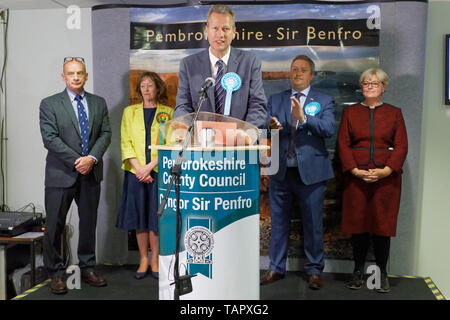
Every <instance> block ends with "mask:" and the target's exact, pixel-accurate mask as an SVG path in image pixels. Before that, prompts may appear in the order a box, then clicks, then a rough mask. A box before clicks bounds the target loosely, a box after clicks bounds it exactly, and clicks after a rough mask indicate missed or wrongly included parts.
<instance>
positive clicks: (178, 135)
mask: <svg viewBox="0 0 450 320" xmlns="http://www.w3.org/2000/svg"><path fill="white" fill-rule="evenodd" d="M188 129H189V126H188V125H187V124H185V123H183V122H179V121H172V122H171V124H170V127H169V130H170V137H169V139H168V141H169V144H181V143H183V141H184V138H185V137H186V133H187V131H188Z"/></svg>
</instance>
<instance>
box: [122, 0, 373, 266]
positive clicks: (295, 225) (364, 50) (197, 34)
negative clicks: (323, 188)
mask: <svg viewBox="0 0 450 320" xmlns="http://www.w3.org/2000/svg"><path fill="white" fill-rule="evenodd" d="M230 7H231V8H232V9H233V10H234V12H235V16H236V38H235V40H233V42H232V46H234V47H239V48H242V49H244V50H248V51H251V52H253V53H255V54H256V55H258V56H259V57H260V59H261V61H262V76H263V83H264V91H265V94H266V96H267V98H268V97H269V96H270V95H271V94H274V93H277V92H280V91H283V90H286V89H288V88H290V81H289V69H290V64H291V61H292V59H293V58H294V57H295V56H297V55H299V54H305V55H308V56H309V57H310V58H312V59H313V60H314V61H315V64H316V74H315V77H314V78H313V81H312V83H311V86H312V88H314V89H315V90H318V91H321V92H324V93H326V94H329V95H331V96H333V97H334V98H335V102H336V113H335V114H336V125H337V126H338V125H339V122H340V120H341V114H342V110H343V108H344V107H345V106H347V105H351V104H353V103H356V102H359V101H361V100H362V95H361V90H360V86H359V76H360V74H361V72H362V71H364V70H366V69H367V68H370V67H378V66H379V35H380V26H381V21H380V4H379V3H358V4H342V5H336V4H280V5H274V4H270V5H267V4H255V5H232V6H230ZM209 9H210V6H186V7H172V8H130V104H132V103H137V102H138V101H139V100H138V99H139V97H138V96H137V93H136V91H135V89H136V81H137V77H138V75H139V74H140V73H141V72H144V71H154V72H157V73H158V74H159V75H160V76H161V78H162V79H163V80H164V81H165V83H166V85H167V88H168V95H169V104H170V105H171V106H175V98H176V92H177V86H178V69H179V62H180V60H181V59H182V58H184V57H185V56H188V55H191V54H193V53H196V52H199V51H201V50H205V49H206V48H207V47H208V42H207V40H206V38H205V34H204V27H205V24H206V15H207V12H208V10H209ZM336 134H337V133H336ZM336 134H335V136H334V137H332V138H330V139H327V141H326V144H327V149H328V151H329V154H330V157H331V158H332V160H333V163H334V164H335V169H336V170H335V174H336V178H335V179H332V180H330V181H329V183H328V189H327V193H326V198H325V203H324V212H323V218H324V234H325V238H324V240H325V256H326V258H333V259H351V258H352V251H351V246H350V242H349V235H346V234H342V233H340V231H339V224H340V205H341V204H340V199H341V194H340V189H341V182H340V171H339V169H338V167H339V164H338V162H337V157H335V156H334V155H335V145H336ZM267 192H268V178H267V177H265V176H261V181H260V216H259V219H260V220H259V221H260V254H261V255H263V256H266V255H268V247H269V241H270V212H269V199H268V194H267ZM291 217H292V219H291V220H292V223H291V234H290V237H289V239H290V247H289V251H288V252H289V256H290V257H304V253H303V236H302V234H303V231H302V226H301V219H300V213H299V208H298V206H297V204H294V207H293V209H292V212H291ZM203 222H204V221H202V222H199V221H192V222H191V223H194V224H196V223H203ZM203 227H205V228H208V227H207V226H206V225H205V226H203ZM205 272H206V271H205Z"/></svg>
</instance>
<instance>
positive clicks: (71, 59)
mask: <svg viewBox="0 0 450 320" xmlns="http://www.w3.org/2000/svg"><path fill="white" fill-rule="evenodd" d="M73 60H75V61H78V62H81V63H82V64H84V58H82V57H65V58H64V64H66V63H67V62H70V61H73Z"/></svg>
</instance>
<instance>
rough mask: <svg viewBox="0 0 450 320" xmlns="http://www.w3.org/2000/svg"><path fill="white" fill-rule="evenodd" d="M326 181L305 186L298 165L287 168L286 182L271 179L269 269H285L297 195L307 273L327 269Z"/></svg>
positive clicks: (277, 270)
mask: <svg viewBox="0 0 450 320" xmlns="http://www.w3.org/2000/svg"><path fill="white" fill-rule="evenodd" d="M326 189H327V182H326V181H322V182H319V183H315V184H312V185H305V184H304V183H303V182H302V179H301V178H300V174H299V172H298V169H297V168H288V169H287V170H286V177H285V180H284V181H277V180H275V179H270V180H269V198H270V219H271V226H272V232H271V237H270V247H269V256H270V266H269V269H270V270H273V271H276V272H278V273H283V274H284V273H285V272H286V259H287V252H288V243H289V225H290V210H291V208H292V203H293V200H294V198H297V200H298V202H299V206H300V211H301V212H300V213H301V217H302V223H303V234H304V249H305V255H306V263H305V271H306V273H307V274H320V273H322V271H323V269H324V266H325V264H324V245H323V221H322V209H323V199H324V197H325V191H326Z"/></svg>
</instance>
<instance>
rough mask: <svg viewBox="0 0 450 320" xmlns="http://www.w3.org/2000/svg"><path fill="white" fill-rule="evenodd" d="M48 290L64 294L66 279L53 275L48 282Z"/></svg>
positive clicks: (65, 291)
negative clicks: (49, 282)
mask: <svg viewBox="0 0 450 320" xmlns="http://www.w3.org/2000/svg"><path fill="white" fill-rule="evenodd" d="M50 290H51V291H52V293H54V294H66V293H67V286H66V281H64V278H62V277H53V278H52V282H51V284H50Z"/></svg>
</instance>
